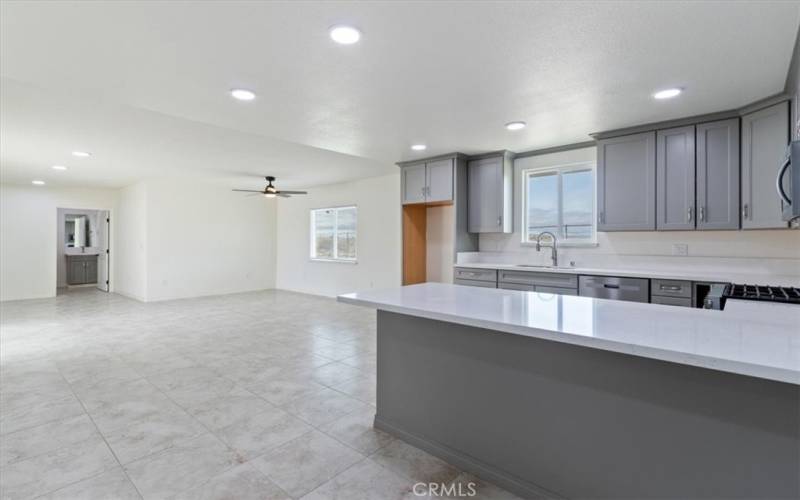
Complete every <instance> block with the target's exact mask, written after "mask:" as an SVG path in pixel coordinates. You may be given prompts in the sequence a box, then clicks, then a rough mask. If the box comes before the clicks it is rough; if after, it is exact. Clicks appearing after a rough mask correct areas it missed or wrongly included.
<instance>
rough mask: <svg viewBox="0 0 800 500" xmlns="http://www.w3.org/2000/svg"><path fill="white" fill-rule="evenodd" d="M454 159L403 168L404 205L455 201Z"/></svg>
mask: <svg viewBox="0 0 800 500" xmlns="http://www.w3.org/2000/svg"><path fill="white" fill-rule="evenodd" d="M453 165H454V164H453V159H452V158H445V159H442V160H433V161H428V162H421V163H415V164H410V165H404V166H403V167H402V174H401V175H402V193H403V204H404V205H408V204H411V203H435V202H452V201H453V168H454V166H453Z"/></svg>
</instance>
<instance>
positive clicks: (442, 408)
mask: <svg viewBox="0 0 800 500" xmlns="http://www.w3.org/2000/svg"><path fill="white" fill-rule="evenodd" d="M377 374H378V387H377V414H376V416H375V426H376V427H377V428H379V429H381V430H384V431H386V432H388V433H390V434H392V435H395V436H397V437H399V438H401V439H403V440H405V441H407V442H409V443H411V444H413V445H415V446H417V447H420V448H422V449H424V450H426V451H428V452H430V453H431V454H433V455H436V456H439V457H441V458H443V459H445V460H447V461H448V462H450V463H452V464H454V465H456V466H458V467H460V468H462V469H464V470H466V471H469V472H472V473H475V474H476V475H478V476H480V477H483V478H485V479H486V480H489V481H493V482H495V483H496V484H498V485H500V486H502V487H504V488H506V489H508V490H510V491H512V492H514V493H517V494H518V495H521V496H523V497H526V498H536V497H548V498H550V497H555V498H561V497H564V498H654V497H660V498H665V497H669V498H723V497H724V498H759V499H764V498H798V497H800V390H799V389H800V388H799V387H798V386H797V385H795V384H791V383H786V382H781V381H775V380H768V379H764V378H756V377H751V376H747V375H741V374H735V373H727V372H723V371H717V370H713V369H708V368H701V367H696V366H688V365H683V364H679V363H673V362H667V361H660V360H656V359H649V358H645V357H639V356H634V355H629V354H623V353H617V352H610V351H606V350H600V349H593V348H589V347H585V346H579V345H572V344H568V343H561V342H553V341H550V340H545V339H541V338H534V337H527V336H523V335H513V334H508V333H505V332H498V331H495V330H490V329H485V328H479V327H475V326H469V325H463V324H455V323H451V322H446V321H438V320H433V319H427V318H422V317H418V316H412V315H406V314H399V313H395V312H389V311H385V310H378V369H377Z"/></svg>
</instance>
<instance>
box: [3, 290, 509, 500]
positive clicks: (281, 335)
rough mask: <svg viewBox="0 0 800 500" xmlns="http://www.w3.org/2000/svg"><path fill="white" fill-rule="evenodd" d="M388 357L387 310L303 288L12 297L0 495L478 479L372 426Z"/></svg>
mask: <svg viewBox="0 0 800 500" xmlns="http://www.w3.org/2000/svg"><path fill="white" fill-rule="evenodd" d="M375 352H376V350H375V314H374V312H373V311H370V310H367V309H363V308H357V307H353V306H348V305H344V304H339V303H337V302H335V301H334V300H332V299H326V298H320V297H314V296H309V295H302V294H295V293H290V292H282V291H264V292H256V293H246V294H236V295H226V296H217V297H207V298H198V299H187V300H177V301H169V302H158V303H148V304H143V303H139V302H136V301H133V300H129V299H126V298H123V297H120V296H117V295H113V294H105V293H102V292H97V291H94V290H82V291H77V292H70V293H67V294H64V295H60V296H58V297H56V298H54V299H43V300H31V301H20V302H7V303H3V304H2V305H0V497H2V498H3V499H27V498H51V499H82V500H83V499H138V498H145V499H165V498H182V499H223V498H224V499H237V500H246V499H251V498H253V499H282V498H304V499H305V498H308V499H311V498H313V499H346V500H355V499H380V500H384V499H393V498H420V497H418V496H415V495H414V494H413V491H412V488H413V484H414V483H416V482H418V481H421V482H431V481H432V482H437V483H446V484H451V483H454V484H466V483H467V482H469V481H477V480H476V479H475V478H473V477H471V476H469V475H467V474H466V473H462V472H461V471H459V470H457V469H456V468H454V467H452V466H450V465H449V464H447V463H445V462H443V461H441V460H439V459H437V458H435V457H432V456H431V455H428V454H427V453H425V452H423V451H421V450H418V449H416V448H413V447H411V446H409V445H407V444H405V443H403V442H401V441H399V440H395V439H393V438H392V437H391V436H389V435H387V434H384V433H382V432H380V431H377V430H375V429H373V428H372V417H373V415H374V411H375V408H374V405H375V366H376V357H375ZM478 485H479V487H478V495H477V496H475V497H473V498H492V499H508V498H516V497H514V496H513V495H510V494H509V493H507V492H505V491H503V490H500V489H499V488H497V487H495V486H493V485H490V484H486V483H481V482H478ZM462 489H465V488H462Z"/></svg>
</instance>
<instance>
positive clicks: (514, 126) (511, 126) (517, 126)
mask: <svg viewBox="0 0 800 500" xmlns="http://www.w3.org/2000/svg"><path fill="white" fill-rule="evenodd" d="M527 125H528V124H527V123H525V122H509V123H506V130H522V129H524V128H525V127H526V126H527Z"/></svg>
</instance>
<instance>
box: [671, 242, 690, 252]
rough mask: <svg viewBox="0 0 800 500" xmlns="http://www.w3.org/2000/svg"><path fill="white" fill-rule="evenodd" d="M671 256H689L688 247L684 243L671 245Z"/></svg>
mask: <svg viewBox="0 0 800 500" xmlns="http://www.w3.org/2000/svg"><path fill="white" fill-rule="evenodd" d="M672 255H689V245H687V244H686V243H675V244H673V245H672Z"/></svg>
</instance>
